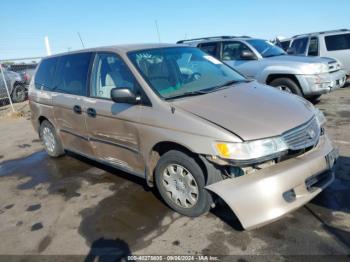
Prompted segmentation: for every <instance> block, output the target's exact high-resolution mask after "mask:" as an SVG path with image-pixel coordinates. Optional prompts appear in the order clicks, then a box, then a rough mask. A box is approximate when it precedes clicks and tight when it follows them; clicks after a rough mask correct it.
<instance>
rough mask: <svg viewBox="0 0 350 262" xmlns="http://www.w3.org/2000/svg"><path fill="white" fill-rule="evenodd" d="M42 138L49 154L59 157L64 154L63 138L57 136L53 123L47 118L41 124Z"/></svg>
mask: <svg viewBox="0 0 350 262" xmlns="http://www.w3.org/2000/svg"><path fill="white" fill-rule="evenodd" d="M40 138H41V139H42V141H43V143H44V148H45V150H46V152H47V154H48V155H49V156H51V157H59V156H62V155H64V149H63V146H62V142H61V139H60V138H59V137H58V136H57V134H56V130H55V128H54V127H53V125H52V124H51V123H50V122H49V121H47V120H44V121H43V122H42V123H41V125H40Z"/></svg>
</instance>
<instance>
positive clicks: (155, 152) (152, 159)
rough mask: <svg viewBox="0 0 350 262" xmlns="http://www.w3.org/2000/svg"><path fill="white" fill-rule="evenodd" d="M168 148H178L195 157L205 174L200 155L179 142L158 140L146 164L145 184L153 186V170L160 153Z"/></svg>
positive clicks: (163, 152)
mask: <svg viewBox="0 0 350 262" xmlns="http://www.w3.org/2000/svg"><path fill="white" fill-rule="evenodd" d="M170 150H178V151H181V152H183V153H185V154H187V155H189V156H191V157H193V158H194V159H195V161H196V162H197V164H198V165H199V166H200V167H201V168H202V169H203V171H204V173H205V175H206V176H207V172H206V167H205V165H204V163H203V161H202V160H201V159H200V157H199V156H198V155H197V154H195V153H193V152H192V151H191V150H189V149H188V148H186V147H185V146H182V145H180V144H177V143H174V142H159V143H158V144H156V145H155V146H154V147H153V148H152V151H151V153H150V156H149V161H148V163H149V164H148V165H147V184H148V185H149V186H153V184H154V183H153V181H154V170H155V167H156V166H157V163H158V160H159V159H160V157H161V156H162V155H164V154H165V153H166V152H168V151H170Z"/></svg>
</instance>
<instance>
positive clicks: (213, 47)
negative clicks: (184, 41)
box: [198, 42, 218, 57]
mask: <svg viewBox="0 0 350 262" xmlns="http://www.w3.org/2000/svg"><path fill="white" fill-rule="evenodd" d="M198 47H199V48H200V49H202V50H203V51H204V52H206V53H207V54H209V55H211V56H214V57H217V54H218V43H216V42H214V43H204V44H199V45H198Z"/></svg>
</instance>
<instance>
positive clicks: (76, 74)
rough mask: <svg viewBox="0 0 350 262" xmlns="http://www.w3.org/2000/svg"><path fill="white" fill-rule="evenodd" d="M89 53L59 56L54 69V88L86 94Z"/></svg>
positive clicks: (75, 93) (64, 91)
mask: <svg viewBox="0 0 350 262" xmlns="http://www.w3.org/2000/svg"><path fill="white" fill-rule="evenodd" d="M91 55H92V54H91V53H78V54H72V55H65V56H61V58H60V60H59V63H58V66H57V70H56V80H55V85H54V90H55V91H56V92H61V93H66V94H72V95H81V96H86V95H87V79H88V71H89V66H90V60H91Z"/></svg>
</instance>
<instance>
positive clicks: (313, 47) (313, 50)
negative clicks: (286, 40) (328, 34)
mask: <svg viewBox="0 0 350 262" xmlns="http://www.w3.org/2000/svg"><path fill="white" fill-rule="evenodd" d="M308 56H318V38H317V37H311V39H310V44H309V50H308Z"/></svg>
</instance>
